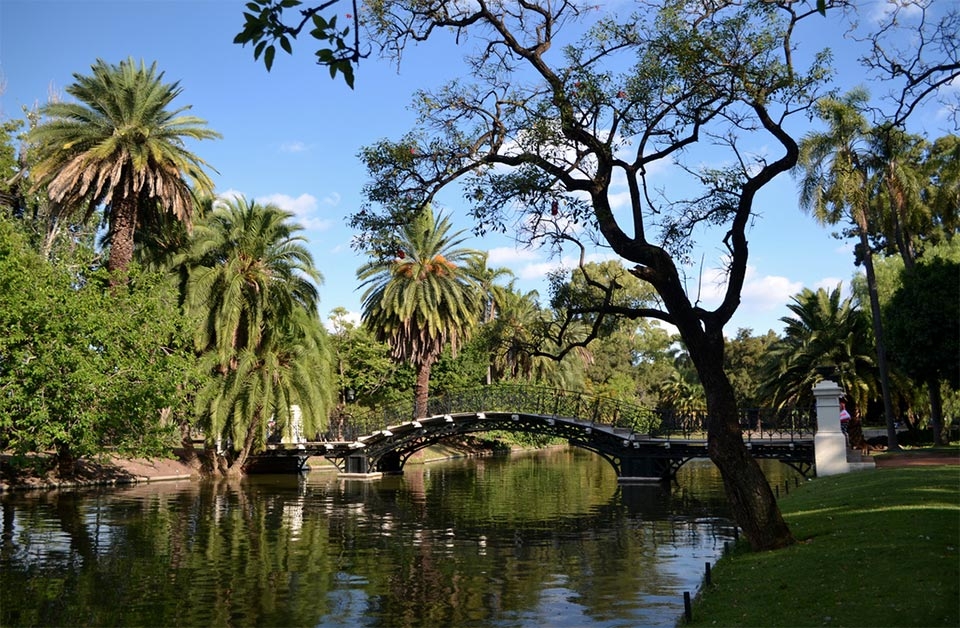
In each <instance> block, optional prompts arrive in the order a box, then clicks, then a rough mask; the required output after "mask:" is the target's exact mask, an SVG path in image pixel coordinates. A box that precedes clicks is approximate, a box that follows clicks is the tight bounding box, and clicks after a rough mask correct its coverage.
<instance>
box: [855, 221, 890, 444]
mask: <svg viewBox="0 0 960 628" xmlns="http://www.w3.org/2000/svg"><path fill="white" fill-rule="evenodd" d="M859 227H860V228H859V229H858V230H859V232H860V247H861V248H862V249H863V250H862V251H861V252H862V254H863V268H864V271H865V273H866V276H867V292H869V294H870V313H871V314H872V318H873V336H874V339H875V340H876V343H877V367H878V368H879V369H880V391H881V393H882V396H883V416H884V419H885V420H886V424H887V449H893V450H896V449H900V445H899V444H898V443H897V427H896V425H895V422H894V416H893V396H892V395H891V394H890V365H889V364H888V363H887V349H886V345H885V344H884V342H883V322H882V320H881V317H880V296H879V294H878V292H877V275H876V273H875V272H874V269H873V251H871V250H870V242H869V241H868V240H867V229H866V225H860V226H859Z"/></svg>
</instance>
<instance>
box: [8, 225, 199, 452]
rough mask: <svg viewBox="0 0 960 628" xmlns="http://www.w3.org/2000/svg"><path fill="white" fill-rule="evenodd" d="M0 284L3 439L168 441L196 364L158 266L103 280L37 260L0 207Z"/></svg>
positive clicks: (98, 443) (59, 444)
mask: <svg viewBox="0 0 960 628" xmlns="http://www.w3.org/2000/svg"><path fill="white" fill-rule="evenodd" d="M0 286H2V288H0V391H2V394H0V427H2V433H3V437H2V439H3V443H2V447H3V448H5V449H10V450H11V451H13V452H15V453H17V454H26V453H28V452H46V451H56V452H57V453H58V454H61V455H62V456H64V457H65V458H67V459H69V458H72V457H80V456H92V455H96V454H100V453H102V452H104V451H105V450H106V449H107V448H111V449H116V450H119V451H123V452H129V453H135V454H140V455H148V454H151V455H156V454H161V453H163V452H165V451H167V450H168V448H169V446H170V445H171V443H172V441H171V438H172V437H173V435H174V428H175V425H174V424H173V423H172V422H171V421H170V418H171V417H172V418H177V417H181V418H182V417H183V413H184V409H185V404H186V395H188V394H189V393H190V392H191V388H192V386H194V385H196V382H197V374H196V372H195V371H194V360H193V356H192V355H191V354H190V352H189V350H188V347H189V343H188V342H185V341H186V340H187V338H188V337H189V331H188V330H189V326H188V324H187V321H186V320H185V319H184V318H183V316H182V315H181V314H180V312H179V311H178V310H177V308H176V296H175V294H174V293H172V292H171V291H170V290H169V289H168V287H167V285H166V282H165V279H164V278H163V277H162V276H160V275H141V274H134V275H133V276H132V278H131V281H130V283H129V285H128V286H126V287H124V288H114V289H107V288H106V282H105V277H104V275H103V273H102V272H85V271H82V272H80V273H75V272H71V271H69V270H68V269H67V268H65V267H63V266H59V265H57V266H54V265H50V264H48V263H47V262H46V261H45V260H43V259H42V258H41V257H40V256H39V255H38V254H36V253H35V252H33V251H31V250H29V248H28V246H27V245H26V242H25V238H24V237H23V235H22V234H21V233H19V232H18V231H17V230H16V228H15V227H14V225H13V224H12V223H11V221H10V220H9V219H6V218H3V219H0ZM164 409H168V411H167V412H163V411H164ZM170 411H172V412H170ZM162 414H163V415H164V416H165V417H167V419H165V420H162V419H161V416H162Z"/></svg>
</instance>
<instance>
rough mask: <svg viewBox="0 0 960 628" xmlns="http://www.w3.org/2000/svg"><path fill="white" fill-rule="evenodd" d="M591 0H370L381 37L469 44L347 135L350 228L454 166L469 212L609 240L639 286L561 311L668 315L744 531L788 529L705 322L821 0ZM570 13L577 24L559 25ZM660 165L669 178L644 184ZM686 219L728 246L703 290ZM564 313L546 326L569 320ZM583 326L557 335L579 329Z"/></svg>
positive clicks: (725, 317)
mask: <svg viewBox="0 0 960 628" xmlns="http://www.w3.org/2000/svg"><path fill="white" fill-rule="evenodd" d="M595 9H596V7H585V6H582V5H580V4H578V3H574V2H555V3H547V2H532V3H523V4H520V5H513V4H501V3H496V4H490V3H485V2H481V3H476V4H463V3H457V2H438V3H435V4H432V5H430V6H423V5H420V4H418V3H409V2H402V1H387V2H379V3H376V4H375V5H374V6H373V7H372V11H373V14H372V17H371V22H370V23H371V24H373V25H376V26H377V28H378V29H379V31H378V32H379V33H380V36H381V41H382V42H383V44H384V45H385V46H386V47H387V49H388V50H390V51H393V52H396V53H400V52H402V51H403V49H404V47H405V46H406V44H407V43H408V42H412V41H420V40H423V39H429V38H431V37H434V36H435V35H437V34H438V33H440V32H443V31H445V30H446V29H453V30H454V31H455V32H456V33H457V35H458V41H461V42H466V41H471V37H475V38H476V39H475V40H473V41H476V43H477V44H478V45H477V47H476V50H477V52H476V54H474V55H473V56H471V57H470V58H469V59H468V68H469V72H470V75H469V77H466V78H461V79H458V80H456V81H453V82H451V83H450V84H448V85H445V86H443V87H441V88H439V89H436V90H432V91H430V92H421V93H419V94H418V95H417V100H416V102H417V105H418V107H419V109H418V113H419V119H420V121H421V122H420V124H419V125H418V128H417V129H415V130H414V131H412V132H411V133H410V134H408V135H407V136H405V137H403V138H400V139H398V140H395V141H386V140H385V141H382V142H379V143H377V144H375V145H373V146H370V147H368V148H367V149H365V150H364V151H363V153H362V157H363V158H364V160H365V161H366V163H367V165H368V169H369V171H370V178H371V183H370V184H369V186H368V188H367V196H368V198H369V200H370V201H371V204H370V205H369V206H368V207H365V208H364V211H363V212H358V214H356V215H355V216H354V217H353V224H354V225H355V226H357V227H359V228H361V229H364V230H365V233H366V234H367V235H368V236H370V237H369V238H368V239H367V240H365V241H364V242H365V243H371V242H372V243H377V242H387V241H389V239H388V238H385V237H383V236H382V233H383V230H389V229H390V228H393V227H396V226H397V225H402V224H403V223H404V222H405V220H406V219H407V216H408V215H409V213H410V212H412V211H415V210H416V208H417V207H420V206H422V205H423V204H425V203H427V202H430V201H432V200H434V198H435V196H436V195H437V194H438V192H439V191H440V190H441V189H444V188H446V187H448V186H451V185H453V184H455V183H456V184H460V185H462V186H463V187H464V188H465V192H466V194H465V199H466V201H467V202H468V203H470V205H471V210H470V211H471V214H472V215H473V216H474V217H475V218H476V219H477V221H478V222H479V224H480V226H481V229H503V230H506V229H507V225H514V224H518V225H521V226H522V229H521V230H520V233H519V234H518V235H519V236H520V237H521V238H522V239H523V240H525V241H527V242H530V243H534V242H545V243H548V244H551V243H552V244H554V245H556V246H557V247H558V248H559V247H560V246H561V245H563V244H565V243H571V242H576V243H584V242H588V241H597V242H604V243H606V244H607V245H609V246H610V248H611V250H612V252H613V253H615V254H616V255H618V256H619V257H620V258H622V259H623V260H624V262H625V266H626V267H627V268H629V269H630V272H631V273H632V274H633V275H634V276H635V277H636V278H638V279H640V280H641V281H643V282H646V283H648V284H649V285H650V286H652V288H653V289H654V290H655V291H656V293H657V295H658V300H657V302H656V303H654V304H650V305H646V304H644V305H640V306H637V305H635V304H628V305H622V304H617V303H613V302H612V301H609V300H606V299H604V300H601V301H600V302H599V303H596V302H595V303H590V304H586V306H585V307H581V308H579V309H577V308H574V309H573V310H571V311H570V312H569V314H570V315H571V317H572V318H573V319H577V318H580V319H584V315H585V314H586V313H587V310H591V311H593V312H597V313H603V314H604V315H605V316H606V315H622V316H628V317H653V318H658V319H660V320H662V321H664V322H667V323H670V324H672V325H674V326H676V328H677V329H678V330H679V333H680V335H681V336H682V339H683V342H684V344H685V345H686V347H687V348H688V350H689V352H690V355H691V358H692V362H693V364H694V366H695V369H696V372H697V375H698V377H699V379H700V381H701V383H702V385H703V388H704V391H705V398H706V403H707V407H708V410H709V414H710V417H711V421H710V426H709V441H710V447H709V449H710V456H711V458H712V459H713V461H714V462H715V463H716V464H717V466H718V467H719V469H720V471H721V474H722V475H723V477H724V483H725V487H726V489H727V494H728V497H729V499H730V503H731V507H732V511H733V513H734V516H735V518H736V520H737V522H738V523H739V524H740V525H741V527H742V528H743V529H744V531H745V533H746V535H747V536H748V537H749V539H750V541H751V543H752V544H753V545H754V546H755V547H757V548H767V549H772V548H777V547H782V546H785V545H788V544H790V543H792V542H793V537H792V535H791V534H790V531H789V529H788V527H787V526H786V524H785V522H784V521H783V519H782V517H781V515H780V512H779V510H778V508H777V506H776V502H775V499H774V496H773V494H772V492H771V490H770V488H769V486H768V484H767V483H766V479H765V477H764V475H763V473H762V471H761V470H760V468H759V466H758V465H757V463H756V461H755V460H754V459H753V458H752V456H751V455H750V453H749V451H748V450H747V448H746V446H745V445H744V442H743V439H742V435H741V432H740V426H739V421H738V414H739V413H738V408H737V399H736V394H735V390H734V388H733V387H732V386H731V384H730V381H729V379H728V378H727V376H726V374H725V372H724V346H725V342H724V335H723V328H724V325H725V324H726V323H727V322H728V321H729V320H730V318H731V317H732V316H733V314H734V312H735V311H736V308H737V306H738V305H739V302H740V292H741V288H742V286H743V283H744V277H745V271H746V263H747V253H748V247H747V238H746V232H747V229H748V226H749V224H750V222H751V219H752V218H753V216H754V212H755V209H754V199H755V198H756V196H757V194H758V192H759V191H760V190H761V189H762V188H763V187H764V186H765V185H767V184H768V183H769V182H770V181H772V180H773V179H774V178H775V177H776V176H777V175H779V174H782V173H785V172H787V171H789V170H790V168H791V167H792V166H793V165H794V164H795V163H796V158H797V155H798V147H797V144H796V142H795V141H794V140H793V138H792V137H791V136H790V134H789V133H788V132H787V130H786V127H785V124H786V123H787V121H788V120H790V119H791V118H792V117H793V116H794V114H797V113H798V112H802V111H803V110H804V109H805V108H806V107H807V106H808V105H809V103H811V102H812V101H813V100H814V98H815V96H816V94H817V90H818V87H819V85H820V82H821V80H822V79H823V78H824V77H825V69H824V68H825V63H824V62H825V59H824V58H823V57H814V61H813V65H812V67H809V68H803V67H799V66H797V65H796V64H795V63H794V61H795V58H794V57H793V56H792V54H791V51H792V49H793V40H792V37H793V34H794V33H795V32H797V31H798V29H800V28H801V27H802V26H803V23H804V22H805V20H806V18H807V17H808V16H816V17H817V18H818V19H819V16H818V14H817V13H816V10H815V9H813V8H811V9H810V12H809V13H805V12H804V11H803V10H802V7H798V6H796V5H795V4H794V3H776V4H774V3H765V2H748V3H744V4H740V3H731V4H724V3H719V4H718V3H706V4H705V3H702V2H692V1H691V2H679V3H677V2H670V3H664V5H663V6H662V7H661V8H660V9H659V10H657V8H656V7H652V6H651V5H640V6H639V8H638V12H637V13H635V14H631V15H625V14H621V15H620V16H619V17H614V16H612V15H608V16H604V15H602V13H599V14H598V13H596V12H595ZM601 11H602V8H601ZM594 15H600V17H599V18H598V19H596V20H593V19H592V16H594ZM588 18H590V19H591V21H592V28H590V29H589V30H588V32H587V34H586V35H585V36H584V37H582V38H580V39H577V40H574V39H572V38H569V37H567V38H565V34H564V33H565V31H566V30H567V29H569V28H575V27H579V24H577V22H579V21H581V20H586V19H588ZM580 32H583V31H580ZM564 44H569V45H567V46H566V47H563V46H564ZM705 139H709V140H710V144H711V150H713V151H714V152H713V155H712V157H711V162H712V163H714V164H722V165H720V166H717V167H704V166H703V163H704V162H703V161H702V160H701V159H699V158H691V156H690V155H689V154H688V152H687V149H689V148H690V147H691V146H693V145H694V144H696V143H697V142H700V141H702V140H705ZM761 147H762V150H761ZM660 164H670V166H669V167H664V168H657V167H655V166H657V165H660ZM661 176H666V177H668V178H669V183H666V182H664V183H661V184H658V183H657V177H661ZM666 190H670V191H671V192H672V193H673V194H686V193H689V194H690V195H689V196H686V197H677V196H671V195H669V194H668V193H667V192H666ZM621 192H622V194H621ZM621 202H622V203H624V204H625V207H624V208H622V210H621V208H620V207H618V205H617V204H618V203H621ZM377 206H381V207H383V208H384V209H386V210H387V211H384V212H380V211H375V208H376V207H377ZM513 212H519V213H520V214H522V216H523V218H522V220H519V221H517V220H516V216H515V215H514V214H513ZM701 227H703V228H704V230H703V231H702V230H701ZM711 227H714V229H711ZM704 232H706V233H707V234H708V235H714V234H715V235H716V236H717V238H718V240H719V241H720V242H722V245H721V246H723V247H724V249H725V253H726V256H725V258H724V259H723V262H722V263H723V264H724V265H725V270H726V272H727V274H726V277H727V284H726V287H725V291H724V293H723V296H722V297H721V299H720V301H719V304H718V305H717V306H716V307H714V308H713V309H709V308H707V307H705V306H704V305H703V304H702V303H700V302H699V300H698V298H697V295H696V294H693V293H688V292H687V287H688V285H690V284H689V283H688V282H687V281H686V279H685V277H684V275H685V272H687V268H688V263H689V262H690V261H691V257H692V255H691V254H692V252H693V249H694V247H695V246H696V245H698V244H699V243H695V242H694V239H693V237H694V234H697V235H698V236H699V235H701V234H703V233H704ZM565 319H566V316H562V317H561V320H560V321H559V322H558V325H556V328H557V329H564V328H569V329H573V328H572V327H570V326H566V325H565V324H564V320H565ZM601 327H602V325H595V326H592V327H591V329H592V330H593V333H592V334H587V335H586V336H584V337H583V338H580V339H573V344H580V345H582V346H585V345H586V344H587V343H588V342H589V341H590V340H591V338H592V337H593V336H596V334H598V333H599V332H600V329H601ZM569 340H570V339H564V342H565V343H569Z"/></svg>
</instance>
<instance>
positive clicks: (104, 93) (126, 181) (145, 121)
mask: <svg viewBox="0 0 960 628" xmlns="http://www.w3.org/2000/svg"><path fill="white" fill-rule="evenodd" d="M156 68H157V66H156V63H153V64H152V65H151V66H150V67H149V68H148V67H146V65H144V63H143V62H142V61H141V62H140V64H139V65H138V64H137V63H136V62H135V61H134V60H133V59H132V58H128V59H127V60H126V61H121V62H120V64H119V65H111V64H108V63H106V62H104V61H103V60H102V59H98V60H97V62H96V63H95V64H94V65H93V67H92V71H93V74H92V75H90V76H85V75H81V74H74V79H75V80H76V82H75V83H74V84H73V85H70V86H69V87H67V88H66V91H67V93H68V94H70V95H71V96H73V97H74V98H76V99H77V100H78V101H79V102H75V103H68V102H52V103H49V104H47V105H46V106H44V107H42V108H41V113H42V114H43V115H44V116H46V117H47V118H49V121H47V122H45V123H43V124H40V125H38V126H37V127H36V128H34V129H33V130H31V131H30V133H29V141H30V143H31V144H32V145H33V146H34V148H35V150H36V153H35V154H36V159H37V161H36V163H35V164H34V165H33V168H32V173H31V174H32V177H33V180H34V189H35V190H36V189H39V188H41V187H44V186H45V187H46V191H47V195H48V196H49V197H50V199H51V201H53V203H54V204H55V206H57V207H60V208H62V209H61V211H63V212H66V213H68V214H76V213H78V212H79V211H80V210H81V208H84V210H85V212H86V215H85V216H84V220H86V219H87V218H89V216H90V215H91V214H92V212H93V211H94V210H95V209H96V208H97V207H98V206H100V205H103V206H104V208H105V212H104V222H105V223H106V224H107V225H109V231H108V237H109V242H110V257H109V260H108V262H107V269H108V270H110V271H111V272H112V273H118V274H122V272H123V271H125V270H126V269H127V266H128V265H129V264H130V261H131V259H132V258H133V249H134V234H135V232H136V230H137V228H138V223H139V221H140V220H141V219H142V214H141V212H143V211H148V210H153V209H154V208H156V209H158V210H159V211H162V212H168V213H170V214H172V215H173V216H174V217H175V218H176V219H177V220H179V221H182V222H184V223H186V224H187V225H189V224H190V222H191V216H192V210H193V204H194V193H195V192H212V190H213V183H212V181H211V180H210V178H209V176H207V174H206V173H205V172H204V168H206V167H207V164H206V162H204V161H203V160H202V159H200V158H199V157H197V156H196V155H194V154H193V153H191V152H190V151H188V150H187V149H186V148H185V145H184V141H185V140H187V139H189V140H201V139H209V138H215V137H220V135H219V134H218V133H216V132H214V131H212V130H210V129H208V128H206V126H205V124H206V121H205V120H202V119H200V118H198V117H196V116H191V115H184V112H185V111H186V110H188V109H189V107H181V108H178V109H173V110H171V109H169V108H168V107H169V105H170V103H171V102H172V101H173V99H174V98H176V97H177V96H178V95H179V94H180V92H181V91H182V90H181V88H180V87H179V83H172V84H168V83H164V82H163V72H159V73H158V72H157V69H156ZM191 185H192V187H191ZM113 281H115V282H116V281H119V278H118V276H117V275H114V279H113Z"/></svg>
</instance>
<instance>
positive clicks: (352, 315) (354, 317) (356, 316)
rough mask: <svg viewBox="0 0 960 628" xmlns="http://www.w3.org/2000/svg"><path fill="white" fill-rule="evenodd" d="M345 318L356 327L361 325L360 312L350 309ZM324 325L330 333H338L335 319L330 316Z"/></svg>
mask: <svg viewBox="0 0 960 628" xmlns="http://www.w3.org/2000/svg"><path fill="white" fill-rule="evenodd" d="M343 318H344V320H346V321H347V322H348V323H351V324H353V326H354V327H359V326H360V320H361V316H360V312H353V311H348V312H347V314H346V316H344V317H343ZM323 326H324V327H326V329H327V331H328V332H330V333H336V331H337V330H336V329H334V325H333V321H332V320H331V319H330V317H329V316H328V317H327V318H326V319H324V321H323Z"/></svg>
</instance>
